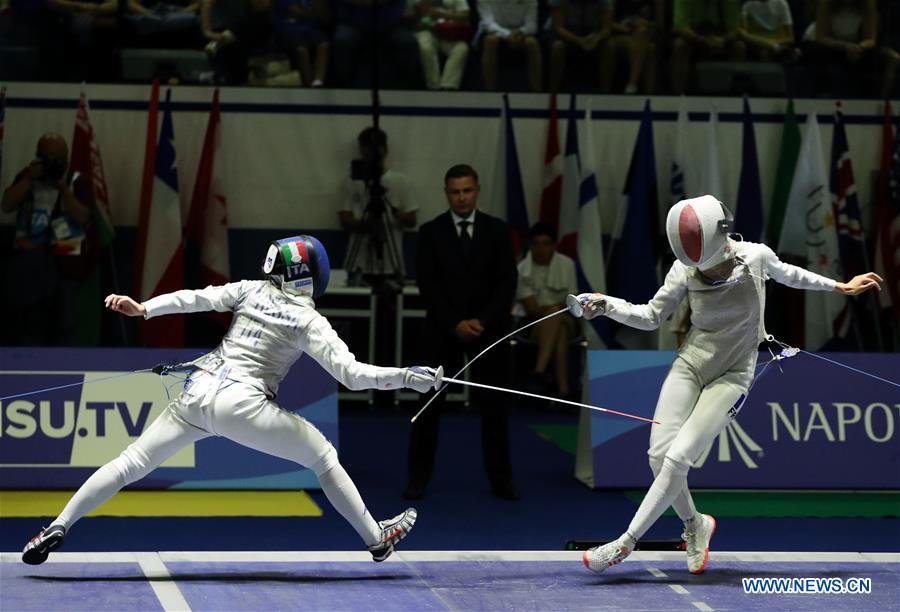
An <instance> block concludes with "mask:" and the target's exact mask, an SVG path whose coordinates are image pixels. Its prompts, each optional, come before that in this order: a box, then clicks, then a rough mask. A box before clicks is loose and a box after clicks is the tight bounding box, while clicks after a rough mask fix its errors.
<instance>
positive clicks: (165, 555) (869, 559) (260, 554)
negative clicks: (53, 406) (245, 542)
mask: <svg viewBox="0 0 900 612" xmlns="http://www.w3.org/2000/svg"><path fill="white" fill-rule="evenodd" d="M154 554H156V553H154ZM582 554H583V552H582V551H577V550H572V551H557V550H512V551H502V550H481V551H478V550H469V551H465V550H436V551H429V550H406V551H400V552H396V553H394V554H393V555H392V556H391V557H390V558H389V559H388V560H387V561H386V563H400V562H423V561H558V562H566V563H572V562H575V563H581V557H582ZM158 556H159V558H160V559H161V560H163V561H166V562H191V563H203V562H209V563H217V562H218V563H229V562H234V563H279V562H281V563H300V562H371V560H372V556H371V555H370V554H369V553H367V552H365V551H358V552H346V551H246V552H243V551H241V552H231V551H167V552H160V553H159V554H158ZM710 559H711V561H713V562H718V563H721V562H741V563H747V562H759V563H766V564H769V563H817V562H818V563H897V564H900V553H895V552H892V553H848V552H840V553H828V552H711V553H710ZM683 560H684V553H683V552H677V551H673V552H671V553H669V552H647V551H645V552H642V551H635V552H633V553H631V555H630V556H629V557H628V559H626V560H625V561H624V563H625V564H630V563H633V562H635V561H645V562H651V563H652V562H660V561H683ZM0 562H3V563H21V562H22V553H21V552H2V553H0ZM134 562H135V553H123V552H108V553H105V552H55V553H52V554H51V555H50V558H49V559H47V563H134Z"/></svg>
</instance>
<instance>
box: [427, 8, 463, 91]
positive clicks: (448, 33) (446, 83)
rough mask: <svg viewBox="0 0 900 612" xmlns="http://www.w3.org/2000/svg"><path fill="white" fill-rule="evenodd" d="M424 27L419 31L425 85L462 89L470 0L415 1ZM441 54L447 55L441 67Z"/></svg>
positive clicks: (436, 87)
mask: <svg viewBox="0 0 900 612" xmlns="http://www.w3.org/2000/svg"><path fill="white" fill-rule="evenodd" d="M416 10H417V12H418V15H419V23H420V24H421V26H422V29H421V30H420V31H418V32H416V38H417V39H418V41H419V53H420V54H421V57H422V70H423V72H424V73H425V87H427V88H428V89H459V87H460V84H461V83H462V78H463V73H464V72H465V69H466V60H467V59H468V57H469V41H471V40H472V35H473V34H474V32H473V31H472V26H471V24H470V23H469V3H468V2H467V0H419V2H418V4H417V5H416ZM439 55H444V56H446V57H447V60H446V62H445V63H444V69H443V71H442V70H441V64H440V59H439Z"/></svg>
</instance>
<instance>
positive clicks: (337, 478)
mask: <svg viewBox="0 0 900 612" xmlns="http://www.w3.org/2000/svg"><path fill="white" fill-rule="evenodd" d="M318 476H319V484H321V485H322V490H323V491H325V496H326V497H327V498H328V501H330V502H331V505H332V506H334V509H335V510H337V511H338V512H339V513H340V514H341V516H343V517H344V518H345V519H346V520H347V522H348V523H350V525H351V526H352V527H353V528H354V529H355V530H356V533H358V534H359V535H360V537H361V538H362V539H363V541H364V542H365V543H366V546H372V545H373V544H377V543H378V542H380V541H381V528H379V527H378V523H377V522H376V521H375V519H374V518H373V517H372V515H371V514H370V513H369V510H368V509H367V508H366V504H365V503H363V500H362V497H360V495H359V491H358V490H357V489H356V485H355V484H353V481H352V480H350V476H349V475H348V474H347V472H346V470H344V468H343V467H342V466H341V464H339V463H338V464H335V465H334V466H332V467H331V468H329V469H327V470H326V471H325V472H322V473H321V474H319V475H318Z"/></svg>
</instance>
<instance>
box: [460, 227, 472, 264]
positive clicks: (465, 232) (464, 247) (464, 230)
mask: <svg viewBox="0 0 900 612" xmlns="http://www.w3.org/2000/svg"><path fill="white" fill-rule="evenodd" d="M470 225H472V222H471V221H460V222H459V247H460V250H461V251H462V254H463V257H465V258H466V259H469V257H470V256H471V255H472V237H471V236H470V235H469V226H470Z"/></svg>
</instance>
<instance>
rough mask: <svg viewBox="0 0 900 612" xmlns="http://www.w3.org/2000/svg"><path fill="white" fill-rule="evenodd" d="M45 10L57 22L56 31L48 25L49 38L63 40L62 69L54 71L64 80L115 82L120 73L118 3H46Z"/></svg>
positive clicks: (71, 0)
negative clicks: (54, 16) (60, 73)
mask: <svg viewBox="0 0 900 612" xmlns="http://www.w3.org/2000/svg"><path fill="white" fill-rule="evenodd" d="M46 6H47V7H48V8H49V9H50V10H51V11H52V12H53V13H54V14H55V15H56V18H57V19H58V21H57V24H55V25H56V27H54V26H53V25H50V24H48V25H49V32H48V34H49V35H50V36H51V37H59V38H60V40H62V43H61V44H62V49H61V51H62V58H61V66H57V68H58V69H62V70H63V72H64V74H65V78H66V79H67V80H71V79H72V77H73V76H74V77H75V78H76V79H84V80H93V81H112V80H115V79H116V78H117V77H118V75H119V72H120V70H119V64H118V53H117V47H118V41H117V35H116V32H117V27H118V19H117V16H118V10H119V7H118V0H46ZM60 28H61V30H62V31H61V32H60V31H58V30H59V29H60ZM50 44H51V45H53V43H52V42H51V43H50ZM57 44H58V43H57ZM56 61H60V60H56Z"/></svg>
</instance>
